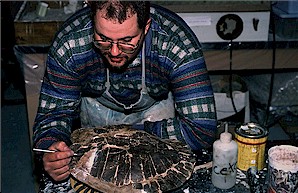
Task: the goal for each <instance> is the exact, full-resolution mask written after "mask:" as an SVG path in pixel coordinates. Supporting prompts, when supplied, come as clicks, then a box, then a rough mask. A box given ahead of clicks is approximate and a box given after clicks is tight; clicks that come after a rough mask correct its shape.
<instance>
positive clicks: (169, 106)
mask: <svg viewBox="0 0 298 193" xmlns="http://www.w3.org/2000/svg"><path fill="white" fill-rule="evenodd" d="M141 54H142V56H141V57H142V89H141V93H140V98H139V100H138V101H137V102H136V103H134V104H131V105H129V106H126V105H124V104H122V103H121V102H119V101H117V100H116V99H115V98H114V97H113V96H112V95H111V94H110V92H109V91H110V78H109V77H110V76H109V69H107V82H106V83H105V86H106V90H105V92H104V93H103V94H102V96H100V97H98V98H90V97H82V103H81V114H80V117H81V124H82V125H81V126H82V127H100V126H107V125H120V124H128V125H137V124H143V123H144V122H145V121H150V122H155V121H161V120H163V119H169V118H173V117H174V115H175V108H174V101H173V97H172V93H171V92H169V94H168V98H167V99H165V100H162V101H156V100H155V99H153V98H152V97H150V95H149V94H148V91H147V88H146V84H145V42H144V44H143V48H142V53H141ZM127 111H129V112H130V113H129V114H127V113H125V112H127Z"/></svg>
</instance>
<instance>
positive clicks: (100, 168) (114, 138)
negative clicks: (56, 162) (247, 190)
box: [70, 125, 195, 193]
mask: <svg viewBox="0 0 298 193" xmlns="http://www.w3.org/2000/svg"><path fill="white" fill-rule="evenodd" d="M71 139H72V142H73V144H72V146H71V148H72V150H73V151H74V152H76V153H77V154H78V156H74V157H73V159H72V161H71V164H70V168H71V178H72V179H71V182H72V183H71V185H72V188H73V189H75V190H77V191H78V189H81V190H82V189H83V188H82V187H89V188H91V189H92V190H93V191H94V190H96V191H98V192H109V193H118V192H130V193H137V192H152V193H153V192H166V191H170V190H173V189H176V188H178V187H180V186H182V185H183V183H184V182H185V181H186V180H188V179H189V178H190V177H191V174H192V172H193V168H194V165H195V156H194V154H193V153H192V152H191V150H190V149H189V148H188V147H187V146H186V145H185V144H183V143H181V142H180V141H178V140H170V139H160V138H158V137H157V136H155V135H151V134H149V133H147V132H145V131H142V130H135V129H132V128H131V127H130V126H125V125H119V126H107V127H103V128H83V129H78V130H76V131H74V132H73V134H72V137H71ZM80 183H81V184H80ZM84 185H85V186H84ZM86 185H87V186H86Z"/></svg>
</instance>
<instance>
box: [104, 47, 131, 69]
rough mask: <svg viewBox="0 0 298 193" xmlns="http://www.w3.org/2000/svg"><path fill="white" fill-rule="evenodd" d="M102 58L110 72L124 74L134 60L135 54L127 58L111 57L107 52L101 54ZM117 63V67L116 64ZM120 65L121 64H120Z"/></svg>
mask: <svg viewBox="0 0 298 193" xmlns="http://www.w3.org/2000/svg"><path fill="white" fill-rule="evenodd" d="M102 55H103V56H104V57H103V58H104V61H105V64H106V66H107V67H108V68H109V69H110V71H112V72H116V73H121V72H124V71H125V70H126V69H127V67H128V65H129V64H130V63H131V62H132V61H133V60H134V59H135V58H136V56H137V54H135V55H132V56H128V55H119V56H116V57H115V56H111V55H110V53H109V52H106V53H103V54H102ZM117 62H119V65H118V64H117ZM121 63H122V64H121Z"/></svg>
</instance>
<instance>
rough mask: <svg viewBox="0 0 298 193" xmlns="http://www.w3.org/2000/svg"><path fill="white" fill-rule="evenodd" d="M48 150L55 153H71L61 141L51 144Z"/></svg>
mask: <svg viewBox="0 0 298 193" xmlns="http://www.w3.org/2000/svg"><path fill="white" fill-rule="evenodd" d="M49 149H50V150H56V151H71V149H70V148H69V147H68V146H67V145H66V143H65V142H63V141H59V142H56V143H53V144H52V145H51V146H50V147H49Z"/></svg>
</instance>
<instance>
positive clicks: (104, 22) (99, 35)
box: [94, 11, 149, 68]
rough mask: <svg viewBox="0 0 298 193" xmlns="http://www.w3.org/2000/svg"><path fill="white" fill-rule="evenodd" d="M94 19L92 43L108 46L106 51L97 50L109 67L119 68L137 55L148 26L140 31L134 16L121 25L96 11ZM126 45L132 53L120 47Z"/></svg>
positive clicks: (101, 12)
mask: <svg viewBox="0 0 298 193" xmlns="http://www.w3.org/2000/svg"><path fill="white" fill-rule="evenodd" d="M94 19H95V22H94V23H95V30H94V41H98V42H99V41H100V42H104V43H105V44H106V45H110V47H108V48H107V49H101V48H99V50H100V51H101V53H102V54H103V55H104V57H105V58H106V59H107V61H108V62H109V64H110V65H111V66H113V67H116V68H121V67H122V66H124V65H125V64H127V63H128V62H130V61H131V60H132V59H133V58H134V57H135V56H136V55H137V54H138V52H139V50H140V49H141V47H142V43H143V40H144V36H145V34H144V33H147V30H148V28H149V25H147V26H146V28H145V31H144V30H143V29H140V28H139V27H138V23H137V15H136V14H134V15H132V16H131V17H129V18H128V19H127V20H125V21H124V22H123V23H121V24H120V23H119V22H118V21H115V20H108V19H106V18H105V17H104V12H103V11H97V14H96V16H95V18H94ZM108 42H109V43H110V44H109V43H108ZM127 44H128V47H131V48H133V49H135V50H134V51H133V52H132V53H131V52H129V51H126V50H125V49H123V47H124V46H123V47H122V46H121V45H127Z"/></svg>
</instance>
